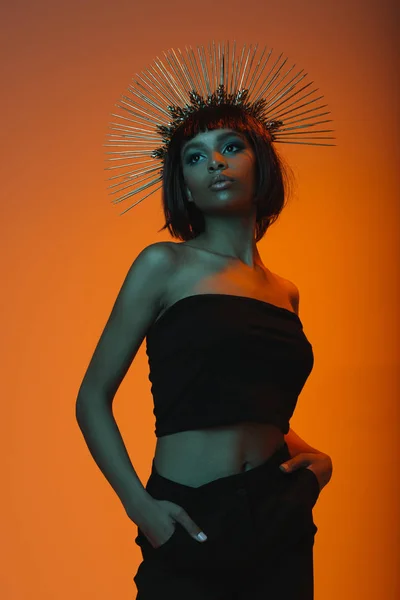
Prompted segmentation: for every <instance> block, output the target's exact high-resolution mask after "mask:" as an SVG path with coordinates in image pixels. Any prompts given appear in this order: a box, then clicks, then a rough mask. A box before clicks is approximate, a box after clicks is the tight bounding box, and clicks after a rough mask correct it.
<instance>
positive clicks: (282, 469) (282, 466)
mask: <svg viewBox="0 0 400 600" xmlns="http://www.w3.org/2000/svg"><path fill="white" fill-rule="evenodd" d="M279 468H280V470H281V471H285V472H287V471H288V466H287V465H280V467H279Z"/></svg>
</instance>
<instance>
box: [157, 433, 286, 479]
mask: <svg viewBox="0 0 400 600" xmlns="http://www.w3.org/2000/svg"><path fill="white" fill-rule="evenodd" d="M284 441H285V439H284V434H283V433H282V431H281V430H280V429H279V428H278V427H276V426H275V425H271V424H266V423H253V422H251V423H250V422H243V423H239V424H236V425H227V426H219V427H211V428H206V429H201V430H190V431H181V432H178V433H174V434H171V435H166V436H163V437H161V438H158V439H157V445H156V451H155V456H154V459H153V465H154V467H155V469H156V471H157V473H159V474H160V475H161V476H162V477H165V478H166V479H169V480H171V481H175V482H176V483H180V484H182V485H187V486H190V487H199V486H201V485H204V484H206V483H209V482H210V481H214V480H216V479H218V478H221V477H227V476H230V475H234V474H237V473H242V472H244V471H247V470H250V469H253V468H256V467H258V466H259V465H261V464H263V463H265V461H267V460H268V459H269V458H270V456H271V455H273V454H274V452H276V450H277V449H278V448H280V447H281V446H282V445H283V444H284Z"/></svg>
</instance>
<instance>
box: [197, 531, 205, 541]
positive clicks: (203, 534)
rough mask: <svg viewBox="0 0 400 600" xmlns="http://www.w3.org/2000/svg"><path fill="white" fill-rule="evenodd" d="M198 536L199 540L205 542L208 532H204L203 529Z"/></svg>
mask: <svg viewBox="0 0 400 600" xmlns="http://www.w3.org/2000/svg"><path fill="white" fill-rule="evenodd" d="M196 537H197V539H198V540H200V542H205V541H206V539H207V536H206V534H205V533H203V532H202V531H200V533H198V534H197V536H196Z"/></svg>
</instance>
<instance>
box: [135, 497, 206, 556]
mask: <svg viewBox="0 0 400 600" xmlns="http://www.w3.org/2000/svg"><path fill="white" fill-rule="evenodd" d="M149 506H150V507H149V509H148V511H147V512H146V515H144V516H143V518H142V519H141V521H140V523H138V527H139V528H140V529H141V530H142V531H143V533H144V535H145V536H146V538H147V539H148V541H149V542H150V544H151V545H152V546H153V548H159V547H160V546H162V545H163V544H165V543H166V542H168V540H169V539H170V538H171V537H172V536H173V534H174V533H175V527H176V525H175V523H176V522H178V523H180V525H182V527H184V528H185V529H186V531H187V532H188V533H189V534H190V535H191V536H192V538H193V539H195V540H196V541H198V542H203V541H205V540H202V539H200V538H199V537H197V536H198V534H199V533H204V532H202V531H201V529H200V527H198V526H197V525H196V523H195V522H194V521H193V520H192V519H191V518H190V517H189V515H188V513H187V512H186V511H185V510H184V509H183V508H182V507H181V506H179V505H178V504H175V503H174V502H169V501H168V500H156V499H153V502H152V503H151V505H149Z"/></svg>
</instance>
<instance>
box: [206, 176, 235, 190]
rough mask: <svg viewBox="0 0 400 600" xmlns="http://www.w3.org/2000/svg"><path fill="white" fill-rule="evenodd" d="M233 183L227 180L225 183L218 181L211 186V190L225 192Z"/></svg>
mask: <svg viewBox="0 0 400 600" xmlns="http://www.w3.org/2000/svg"><path fill="white" fill-rule="evenodd" d="M231 185H232V181H229V180H228V179H225V180H224V181H217V182H216V183H213V184H212V185H211V186H210V190H225V189H228V188H229V187H231Z"/></svg>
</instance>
